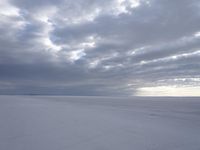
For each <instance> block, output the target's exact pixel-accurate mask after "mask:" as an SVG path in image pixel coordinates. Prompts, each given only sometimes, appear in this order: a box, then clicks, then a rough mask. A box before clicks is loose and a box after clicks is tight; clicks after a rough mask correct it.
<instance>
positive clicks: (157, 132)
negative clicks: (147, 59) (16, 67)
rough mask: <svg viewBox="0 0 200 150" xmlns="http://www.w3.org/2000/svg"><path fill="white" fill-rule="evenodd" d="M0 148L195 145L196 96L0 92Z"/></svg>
mask: <svg viewBox="0 0 200 150" xmlns="http://www.w3.org/2000/svg"><path fill="white" fill-rule="evenodd" d="M0 150H200V98H153V97H151V98H150V97H146V98H142V97H140V98H139V97H133V98H106V97H64V96H0Z"/></svg>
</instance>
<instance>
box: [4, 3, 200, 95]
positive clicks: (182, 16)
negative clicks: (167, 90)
mask: <svg viewBox="0 0 200 150" xmlns="http://www.w3.org/2000/svg"><path fill="white" fill-rule="evenodd" d="M0 7H1V9H0V94H65V95H137V93H138V91H139V90H140V89H144V88H148V87H150V88H151V87H161V86H173V87H181V88H184V87H187V89H188V88H189V87H200V62H199V60H200V48H199V47H200V2H199V1H198V0H190V1H188V0H176V1H169V0H162V1H161V0H109V1H107V0H101V1H99V0H93V1H92V0H76V1H72V0H43V1H41V0H35V1H33V0H20V1H17V0H2V1H1V2H0ZM140 92H141V91H140Z"/></svg>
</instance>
